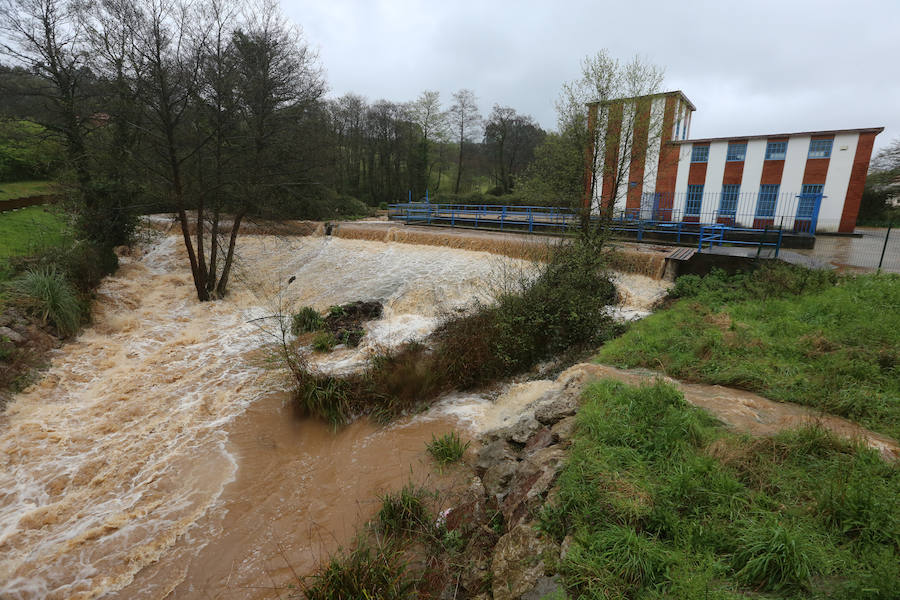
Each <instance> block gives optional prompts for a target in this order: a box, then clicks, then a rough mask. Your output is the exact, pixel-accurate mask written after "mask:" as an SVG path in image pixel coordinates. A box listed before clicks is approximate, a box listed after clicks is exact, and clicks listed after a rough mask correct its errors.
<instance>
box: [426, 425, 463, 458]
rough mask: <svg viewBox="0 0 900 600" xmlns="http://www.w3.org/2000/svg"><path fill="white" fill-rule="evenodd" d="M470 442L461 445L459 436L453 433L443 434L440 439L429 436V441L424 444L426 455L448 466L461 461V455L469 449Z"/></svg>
mask: <svg viewBox="0 0 900 600" xmlns="http://www.w3.org/2000/svg"><path fill="white" fill-rule="evenodd" d="M469 444H470V442H465V443H463V441H462V439H461V438H460V437H459V434H458V433H456V432H455V431H451V432H450V433H445V434H444V435H442V436H441V437H435V436H434V435H432V436H431V441H430V442H427V443H426V444H425V448H426V449H427V450H428V453H429V454H431V456H432V457H433V458H434V460H436V461H437V462H438V463H439V464H441V465H449V464H452V463H455V462H458V461H460V460H462V457H463V454H465V453H466V450H468V449H469Z"/></svg>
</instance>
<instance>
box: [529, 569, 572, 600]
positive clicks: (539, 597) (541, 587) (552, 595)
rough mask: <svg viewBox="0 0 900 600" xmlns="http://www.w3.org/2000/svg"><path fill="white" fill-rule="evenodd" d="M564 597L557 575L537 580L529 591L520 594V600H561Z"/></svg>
mask: <svg viewBox="0 0 900 600" xmlns="http://www.w3.org/2000/svg"><path fill="white" fill-rule="evenodd" d="M565 597H566V594H565V591H563V587H562V585H561V584H560V582H559V576H558V575H554V576H553V577H541V578H539V579H538V580H537V583H535V585H534V587H533V588H531V591H528V592H526V593H524V594H522V600H558V599H560V600H561V599H563V598H565Z"/></svg>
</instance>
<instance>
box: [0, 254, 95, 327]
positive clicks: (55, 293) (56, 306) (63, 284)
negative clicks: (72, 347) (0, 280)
mask: <svg viewBox="0 0 900 600" xmlns="http://www.w3.org/2000/svg"><path fill="white" fill-rule="evenodd" d="M9 292H10V295H11V296H12V298H13V300H14V301H15V302H17V303H18V304H19V305H20V306H22V307H23V308H25V310H26V311H28V312H29V313H31V314H32V315H33V316H35V317H36V318H38V319H39V320H40V322H41V323H42V324H44V325H46V324H47V323H48V322H49V323H52V324H53V325H54V326H55V327H56V329H57V331H59V333H60V334H61V335H63V336H68V335H74V334H75V333H76V332H77V331H78V327H79V326H80V325H81V320H82V317H83V316H84V313H85V309H84V306H83V305H82V304H81V302H80V301H79V299H78V295H77V294H76V292H75V290H74V289H73V288H72V286H71V285H70V284H69V282H68V281H66V278H65V277H64V276H63V275H62V274H61V273H60V272H59V271H57V269H56V268H55V267H52V266H51V267H41V268H38V269H36V270H31V269H29V270H28V271H27V272H26V273H25V274H24V275H22V276H21V277H19V278H18V279H14V280H13V281H12V282H10V283H9Z"/></svg>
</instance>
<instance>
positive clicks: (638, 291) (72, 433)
mask: <svg viewBox="0 0 900 600" xmlns="http://www.w3.org/2000/svg"><path fill="white" fill-rule="evenodd" d="M240 252H241V254H240V260H239V262H238V264H237V265H236V271H235V273H234V277H233V286H232V294H231V295H230V296H229V298H228V299H226V300H223V301H220V302H211V303H203V304H201V303H198V302H196V300H195V298H194V295H193V292H192V289H193V286H192V284H191V281H190V275H189V272H188V271H187V269H185V268H184V267H185V264H186V260H185V256H184V249H183V247H182V244H181V241H180V239H179V238H178V237H177V236H171V235H169V236H165V235H161V236H159V237H158V238H157V239H156V240H155V241H153V242H150V243H148V244H147V245H145V247H144V248H143V249H142V250H140V251H138V252H136V253H135V255H134V256H131V257H124V258H123V259H122V266H121V268H120V270H119V271H118V272H117V273H116V275H115V276H112V277H109V278H107V279H106V280H105V281H104V282H103V284H102V285H101V286H100V288H99V289H98V292H97V295H98V299H97V302H96V303H95V314H94V322H93V325H92V326H91V327H89V328H88V329H86V330H85V331H84V332H83V333H82V334H81V335H80V336H79V337H78V338H77V339H76V340H74V341H72V342H70V343H68V344H66V345H65V346H63V347H62V348H61V349H59V350H58V351H56V352H55V354H54V355H53V358H52V364H51V366H50V368H49V369H48V370H47V372H46V373H45V374H44V376H43V378H42V379H41V380H40V381H39V382H38V383H36V384H34V385H33V386H31V387H30V388H28V389H27V390H25V391H24V392H22V393H20V394H18V395H16V396H15V397H14V398H13V400H12V402H11V403H10V404H9V405H8V407H7V410H6V412H5V413H4V414H3V415H2V416H0V597H2V598H4V599H6V598H15V599H20V598H21V599H26V598H27V599H31V598H51V599H56V598H95V597H100V596H107V597H117V598H162V597H166V596H167V595H169V596H170V597H178V598H188V597H203V598H206V597H213V598H215V597H227V595H228V594H233V595H236V596H237V597H254V596H256V595H259V596H260V597H262V596H265V595H266V591H265V588H271V587H277V586H280V585H284V584H286V583H287V580H288V579H289V576H288V573H293V571H291V569H293V570H296V571H297V572H298V573H308V572H309V571H310V570H311V569H312V566H313V564H314V563H315V561H316V559H317V558H318V557H320V556H322V555H324V554H327V553H328V552H330V551H331V550H333V549H334V548H335V547H336V546H337V545H338V544H345V543H348V542H349V541H350V536H351V534H352V532H353V531H354V529H355V528H356V527H357V526H358V525H359V524H360V523H361V522H363V521H364V520H365V519H366V518H368V517H369V516H370V515H371V513H372V511H373V510H374V506H375V505H374V500H375V498H376V497H377V495H378V494H380V493H383V492H384V491H386V490H388V489H397V488H399V487H402V486H403V485H404V484H405V483H406V482H407V481H408V480H409V479H410V478H411V477H412V478H416V477H424V476H429V477H431V476H433V470H432V469H431V467H430V465H429V464H428V463H427V461H425V460H424V444H425V442H426V441H428V440H430V439H431V435H432V434H434V433H440V432H443V431H447V430H448V429H450V428H452V427H456V426H457V425H458V424H459V420H458V419H457V418H455V417H454V416H452V415H448V414H443V413H440V411H438V412H435V413H434V414H433V415H431V416H430V417H427V418H424V417H423V418H415V419H411V420H410V421H409V422H408V423H403V422H401V423H398V424H396V425H394V426H393V427H391V428H388V429H384V428H381V429H378V428H375V427H373V426H371V425H369V424H368V423H367V422H365V421H361V422H359V423H356V424H354V425H352V426H350V427H347V428H345V429H342V430H341V431H339V432H333V431H332V430H330V429H329V428H328V427H326V426H324V425H323V424H321V423H319V422H316V421H310V420H299V421H298V420H296V419H295V418H294V417H293V416H292V415H291V414H290V410H289V409H288V408H285V406H284V402H285V393H284V391H283V390H284V388H285V382H284V381H283V379H282V376H281V375H279V374H278V373H277V371H274V370H271V369H269V368H268V367H267V365H268V362H267V355H266V352H264V351H261V350H260V349H261V348H264V347H265V346H266V345H267V344H270V343H271V342H272V341H273V338H272V337H271V336H270V335H269V334H271V333H273V331H272V329H273V328H272V325H273V324H274V323H276V322H277V320H275V319H272V318H271V317H272V316H273V315H275V314H277V313H279V312H285V313H289V312H290V310H291V308H296V307H298V306H301V305H312V306H314V307H316V308H317V309H320V310H325V309H327V307H328V306H329V305H332V304H339V303H344V302H349V301H353V300H360V299H365V300H380V301H382V302H383V304H384V314H383V316H382V318H381V319H379V320H377V321H373V322H371V323H369V324H367V326H366V329H367V335H366V337H365V338H364V339H365V341H364V343H363V344H361V345H360V347H359V348H356V349H338V350H336V351H335V352H333V353H331V354H329V355H323V356H320V357H319V358H317V359H316V360H315V361H314V362H315V363H316V365H317V366H318V367H319V368H321V369H323V370H328V371H333V372H342V371H348V370H352V369H355V368H359V367H360V366H361V365H362V364H364V362H365V360H366V359H367V357H368V356H369V355H370V354H371V353H372V352H375V351H376V350H378V349H379V348H382V347H386V346H387V347H390V346H393V345H396V344H398V343H401V342H403V341H405V340H410V339H422V338H424V337H425V336H426V335H427V334H428V333H429V332H430V331H431V330H433V328H434V327H435V326H436V325H437V323H438V322H439V321H440V319H441V318H442V316H443V315H446V314H448V313H453V312H455V311H457V310H461V309H464V308H465V307H466V306H469V305H471V303H472V302H473V301H475V300H480V301H482V302H485V301H489V299H490V296H489V294H490V291H491V290H492V289H493V288H495V287H496V285H497V283H498V282H502V281H503V280H504V279H505V278H509V277H518V276H521V275H522V274H523V273H525V272H526V271H527V270H528V269H529V268H531V267H530V264H529V263H526V262H523V261H518V260H514V259H510V258H506V257H497V256H494V255H492V254H489V253H486V252H473V251H467V250H459V249H452V248H442V247H432V246H413V245H409V244H400V243H383V242H371V241H364V240H351V239H340V238H331V237H327V238H326V237H314V236H308V237H285V236H278V235H269V236H252V235H248V236H245V237H242V239H241V244H240ZM526 274H527V273H526ZM292 276H295V277H296V280H295V281H294V282H292V283H288V281H289V278H290V277H292ZM621 277H622V279H621V281H620V285H622V286H627V285H629V284H630V285H633V286H634V289H630V290H628V291H627V293H625V294H623V296H624V297H626V298H627V300H628V303H629V306H627V307H626V309H627V310H637V311H638V312H639V313H640V312H641V311H645V310H646V309H647V307H648V306H649V304H650V303H652V298H651V296H652V297H655V296H658V295H659V294H660V293H661V292H662V291H664V289H665V285H664V284H662V283H660V282H656V281H652V280H649V279H647V278H641V277H640V276H636V275H629V276H624V275H623V276H621ZM275 329H277V328H275ZM274 333H277V331H275V332H274ZM481 401H482V400H481V399H477V398H476V399H472V402H481ZM252 590H256V591H252ZM269 591H271V590H269Z"/></svg>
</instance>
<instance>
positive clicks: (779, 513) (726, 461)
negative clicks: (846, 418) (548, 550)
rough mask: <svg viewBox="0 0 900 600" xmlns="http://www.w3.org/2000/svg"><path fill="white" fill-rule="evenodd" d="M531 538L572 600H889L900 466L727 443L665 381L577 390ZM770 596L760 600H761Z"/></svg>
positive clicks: (898, 534)
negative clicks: (547, 544) (559, 558)
mask: <svg viewBox="0 0 900 600" xmlns="http://www.w3.org/2000/svg"><path fill="white" fill-rule="evenodd" d="M578 424H579V426H578V428H577V430H576V434H575V439H574V444H573V449H572V452H571V455H570V457H569V460H568V463H567V465H566V467H565V469H564V470H563V472H562V473H561V475H560V478H559V482H558V486H559V489H558V494H557V496H556V499H555V500H554V501H553V502H551V503H549V504H547V505H546V506H545V507H544V508H543V509H542V511H541V515H540V523H541V527H542V528H543V529H544V530H545V531H546V532H547V533H549V534H551V535H553V536H554V537H556V539H558V540H560V541H561V540H562V539H564V538H565V537H569V539H570V540H572V542H571V548H570V550H569V552H568V553H567V554H566V557H565V559H564V560H563V562H562V565H561V567H560V568H561V572H562V574H563V576H564V581H565V585H566V588H567V593H568V597H570V598H593V597H604V598H605V597H615V598H644V597H648V598H663V597H664V598H684V599H689V598H698V597H700V598H704V597H709V598H737V597H743V596H744V595H746V594H751V595H752V594H754V593H758V592H767V593H770V594H774V595H775V596H774V597H792V598H793V597H804V596H812V597H822V598H826V597H828V598H832V597H833V598H867V597H871V598H889V597H892V596H891V595H892V594H894V593H895V591H896V590H897V589H900V568H898V565H900V527H898V521H897V516H896V512H897V511H896V509H895V508H894V507H895V504H896V498H897V497H900V468H898V466H897V465H896V464H888V463H885V462H884V461H882V460H881V458H880V457H879V455H878V454H877V452H875V451H873V450H870V449H868V448H865V447H860V446H856V445H854V444H852V443H850V442H847V441H845V440H842V439H839V438H836V437H834V436H833V435H832V434H830V433H829V432H827V431H825V430H821V429H816V428H803V429H799V430H794V431H788V432H785V433H783V434H781V435H779V436H776V437H775V438H772V439H751V438H746V437H739V436H735V435H733V434H730V433H729V432H727V431H726V430H725V429H724V428H722V427H721V426H719V425H718V424H717V423H715V422H714V421H712V420H711V419H710V418H709V417H708V416H707V415H706V414H705V413H703V412H702V411H700V410H698V409H695V408H693V407H691V406H689V405H687V404H686V403H685V402H684V399H683V397H682V396H681V394H680V393H679V392H678V391H677V390H676V389H675V388H672V387H670V386H667V385H665V384H661V383H660V384H655V385H652V386H644V387H633V386H627V385H624V384H620V383H615V382H610V381H604V382H600V383H598V384H596V385H594V386H592V387H591V388H589V390H588V391H587V393H586V394H585V401H584V404H583V405H582V407H581V409H580V411H579V415H578ZM766 597H769V596H766Z"/></svg>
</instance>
